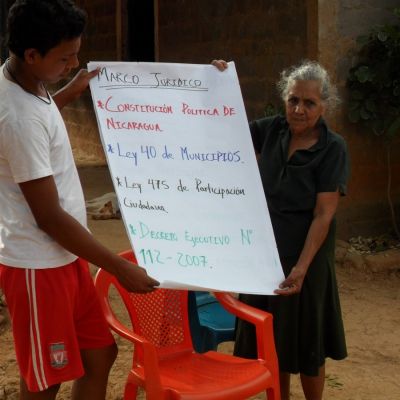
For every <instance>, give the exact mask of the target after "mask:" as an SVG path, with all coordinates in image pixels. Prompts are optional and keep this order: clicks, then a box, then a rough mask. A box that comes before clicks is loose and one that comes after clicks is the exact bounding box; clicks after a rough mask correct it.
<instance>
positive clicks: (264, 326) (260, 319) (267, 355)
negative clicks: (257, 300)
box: [214, 292, 279, 373]
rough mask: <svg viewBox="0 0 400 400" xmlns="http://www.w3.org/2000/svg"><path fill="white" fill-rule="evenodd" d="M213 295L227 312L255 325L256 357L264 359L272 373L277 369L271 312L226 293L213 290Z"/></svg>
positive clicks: (276, 371)
mask: <svg viewBox="0 0 400 400" xmlns="http://www.w3.org/2000/svg"><path fill="white" fill-rule="evenodd" d="M214 294H215V297H216V298H217V299H218V301H219V302H220V303H221V304H222V305H223V307H225V308H226V309H227V310H228V311H229V312H231V313H232V314H235V315H236V316H237V317H239V318H240V319H243V320H245V321H247V322H250V323H252V324H253V325H255V328H256V336H257V353H258V358H259V359H262V360H265V362H266V364H267V366H268V368H269V369H270V370H271V371H273V372H274V373H279V371H278V359H277V356H276V350H275V341H274V330H273V324H272V322H273V317H272V314H270V313H268V312H266V311H263V310H260V309H258V308H255V307H252V306H249V305H248V304H245V303H243V302H241V301H240V300H238V299H235V298H234V297H233V296H231V295H230V294H228V293H224V292H215V293H214Z"/></svg>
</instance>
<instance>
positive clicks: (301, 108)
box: [285, 81, 325, 134]
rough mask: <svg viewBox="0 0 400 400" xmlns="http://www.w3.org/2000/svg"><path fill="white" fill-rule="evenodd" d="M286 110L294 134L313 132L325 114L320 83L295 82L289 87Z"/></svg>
mask: <svg viewBox="0 0 400 400" xmlns="http://www.w3.org/2000/svg"><path fill="white" fill-rule="evenodd" d="M285 109H286V119H287V121H288V123H289V127H290V131H291V132H292V134H302V133H306V132H309V131H310V130H312V129H313V128H314V126H315V125H316V123H317V122H318V120H319V118H320V117H321V115H323V113H324V112H325V104H324V102H323V101H322V100H321V88H320V83H319V82H317V81H293V83H292V84H291V85H290V86H289V90H288V94H287V97H286V101H285Z"/></svg>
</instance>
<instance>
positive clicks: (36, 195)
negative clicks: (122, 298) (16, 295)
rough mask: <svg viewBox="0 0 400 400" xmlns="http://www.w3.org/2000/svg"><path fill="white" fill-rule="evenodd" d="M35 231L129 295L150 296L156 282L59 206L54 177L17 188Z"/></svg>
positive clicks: (26, 183)
mask: <svg viewBox="0 0 400 400" xmlns="http://www.w3.org/2000/svg"><path fill="white" fill-rule="evenodd" d="M19 186H20V188H21V190H22V193H23V194H24V196H25V199H26V201H27V202H28V204H29V207H30V209H31V211H32V213H33V215H34V217H35V220H36V222H37V224H38V227H39V228H40V229H42V230H43V231H44V232H46V233H47V234H48V235H49V236H50V237H52V238H53V239H54V240H55V241H56V242H57V243H59V244H60V245H61V246H62V247H64V248H65V249H66V250H68V251H70V252H71V253H73V254H76V255H77V256H79V257H82V258H84V259H85V260H87V261H89V262H91V263H92V264H95V265H97V266H99V267H104V268H105V269H107V271H108V272H110V273H112V274H113V275H114V276H115V277H116V278H117V279H118V280H119V282H120V283H121V284H122V285H123V286H124V287H125V288H126V289H127V290H129V291H131V292H143V293H145V292H151V291H152V290H154V287H155V286H158V284H159V283H158V282H157V281H156V280H154V279H153V278H151V277H149V276H148V275H147V273H146V270H145V269H143V268H141V267H138V266H135V267H133V266H132V264H131V263H130V262H129V261H126V260H125V259H123V258H122V257H119V256H117V255H116V254H113V253H112V252H111V251H110V250H108V249H107V248H106V247H104V246H103V245H102V244H100V243H99V242H98V241H97V240H96V239H95V238H94V237H93V236H92V235H91V234H90V233H89V232H88V231H87V230H86V229H85V228H84V227H83V226H82V225H81V224H80V223H79V222H78V221H77V220H76V219H75V218H73V217H72V216H71V215H70V214H68V213H67V212H66V211H65V210H64V209H63V208H62V207H61V206H60V202H59V198H58V192H57V187H56V184H55V182H54V178H53V176H47V177H45V178H40V179H35V180H32V181H28V182H24V183H20V184H19Z"/></svg>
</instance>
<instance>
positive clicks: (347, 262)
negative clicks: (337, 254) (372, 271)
mask: <svg viewBox="0 0 400 400" xmlns="http://www.w3.org/2000/svg"><path fill="white" fill-rule="evenodd" d="M341 265H342V267H343V268H348V269H356V270H357V271H365V270H366V269H367V267H366V264H365V261H364V258H363V256H362V255H361V254H358V253H355V252H350V251H348V252H347V253H346V255H345V257H344V259H343V261H342V264H341Z"/></svg>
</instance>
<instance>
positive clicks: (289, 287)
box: [274, 267, 306, 296]
mask: <svg viewBox="0 0 400 400" xmlns="http://www.w3.org/2000/svg"><path fill="white" fill-rule="evenodd" d="M305 275H306V272H305V271H304V270H303V269H302V268H298V267H293V268H292V270H291V271H290V274H289V275H288V277H287V278H286V279H285V280H284V281H283V282H282V283H281V284H280V285H279V289H276V290H275V291H274V293H276V294H281V295H283V296H290V295H292V294H296V293H300V291H301V287H302V286H303V281H304V277H305Z"/></svg>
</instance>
